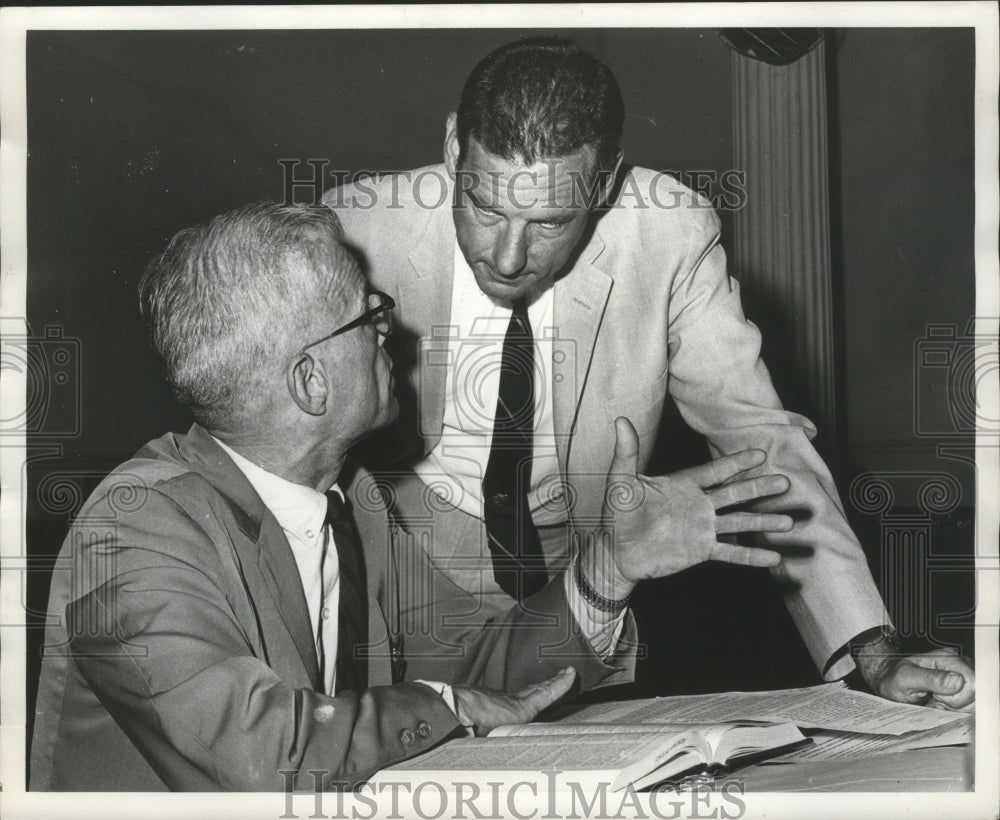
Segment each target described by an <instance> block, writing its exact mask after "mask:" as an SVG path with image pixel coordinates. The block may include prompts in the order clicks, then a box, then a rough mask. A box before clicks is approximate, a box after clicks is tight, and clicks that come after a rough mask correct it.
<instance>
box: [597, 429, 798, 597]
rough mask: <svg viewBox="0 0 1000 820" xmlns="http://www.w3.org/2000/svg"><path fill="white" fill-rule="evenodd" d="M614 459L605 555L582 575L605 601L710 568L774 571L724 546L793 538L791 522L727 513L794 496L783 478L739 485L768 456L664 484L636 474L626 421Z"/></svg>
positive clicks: (739, 457) (767, 557) (635, 446)
mask: <svg viewBox="0 0 1000 820" xmlns="http://www.w3.org/2000/svg"><path fill="white" fill-rule="evenodd" d="M615 428H616V429H615V432H616V436H617V438H616V441H615V453H614V459H613V461H612V464H611V469H610V471H609V472H608V478H607V484H606V490H605V500H604V512H603V519H604V525H603V527H602V531H603V533H604V535H605V536H606V537H605V538H604V544H603V545H602V546H601V548H597V547H596V546H595V548H593V549H591V550H589V551H588V552H587V553H585V554H584V557H583V562H584V563H583V567H584V573H585V575H586V576H587V578H588V579H589V580H590V582H591V584H592V585H593V586H594V587H595V588H597V589H598V590H599V591H601V593H602V594H603V595H605V597H608V598H611V599H623V598H625V597H627V596H628V594H629V592H631V590H632V588H633V587H634V586H635V584H636V583H637V582H639V581H641V580H643V579H647V578H662V577H664V576H667V575H673V574H674V573H677V572H681V571H682V570H685V569H687V568H688V567H692V566H695V565H696V564H700V563H702V562H704V561H725V562H727V563H730V564H743V565H746V566H752V567H772V566H775V565H776V564H778V563H779V561H780V560H781V556H780V555H779V554H778V553H777V552H774V551H772V550H767V549H761V548H758V547H744V546H740V545H737V544H729V543H726V542H723V541H720V540H719V538H718V536H720V535H723V534H736V533H743V532H787V531H789V530H790V529H791V528H792V524H793V522H792V519H791V517H789V516H787V515H778V514H773V513H750V512H740V511H735V510H733V511H729V512H725V510H726V509H727V508H731V507H736V506H737V505H740V504H745V503H747V502H750V501H754V500H756V499H758V498H762V497H765V496H773V495H780V494H781V493H784V492H785V491H786V490H787V489H788V479H787V478H786V477H785V476H783V475H763V476H757V477H755V478H748V479H737V476H739V475H740V474H741V473H743V472H745V471H747V470H750V469H753V468H754V467H759V466H760V465H761V464H763V463H764V461H765V459H766V454H765V453H764V451H763V450H744V451H742V452H739V453H733V454H732V455H728V456H724V457H722V458H719V459H716V460H715V461H710V462H708V463H707V464H703V465H701V466H699V467H692V468H690V469H688V470H681V471H679V472H676V473H671V474H670V475H666V476H644V475H640V474H639V472H638V456H639V438H638V435H637V434H636V432H635V428H634V427H633V426H632V423H631V422H630V421H629V420H628V419H626V418H619V419H617V420H616V422H615Z"/></svg>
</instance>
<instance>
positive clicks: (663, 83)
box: [26, 29, 974, 732]
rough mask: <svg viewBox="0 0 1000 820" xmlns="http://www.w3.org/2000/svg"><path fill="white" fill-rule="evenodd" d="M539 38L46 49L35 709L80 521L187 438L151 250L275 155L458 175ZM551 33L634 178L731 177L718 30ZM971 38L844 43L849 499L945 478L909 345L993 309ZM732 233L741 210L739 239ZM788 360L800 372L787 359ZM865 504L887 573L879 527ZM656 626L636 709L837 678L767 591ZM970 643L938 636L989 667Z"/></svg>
mask: <svg viewBox="0 0 1000 820" xmlns="http://www.w3.org/2000/svg"><path fill="white" fill-rule="evenodd" d="M531 33H533V32H530V31H526V30H427V31H370V30H364V31H271V32H259V31H254V32H242V31H205V32H192V31H185V32H168V31H161V32H141V31H135V32H125V31H106V32H29V34H28V43H27V91H28V117H29V128H28V146H29V160H28V182H29V192H28V249H29V258H28V263H29V272H28V276H29V278H28V321H29V325H30V328H31V331H32V333H33V334H34V335H35V336H39V337H41V336H44V335H45V334H46V333H48V334H50V336H49V338H47V339H45V340H44V342H43V344H46V345H49V346H50V349H52V346H53V345H56V344H58V345H62V347H63V348H64V349H65V350H66V351H68V353H69V354H70V356H71V361H70V362H69V364H68V365H65V367H66V373H67V374H68V381H67V382H66V384H65V385H64V386H65V387H66V389H65V390H63V391H62V392H61V393H59V394H58V396H56V394H54V393H53V396H54V398H53V400H52V401H51V402H50V404H49V405H48V406H46V407H45V408H44V414H43V415H44V416H45V418H43V419H42V420H41V421H40V423H39V425H38V427H39V429H38V431H37V432H36V433H35V434H34V435H32V436H31V438H30V442H29V443H30V448H29V458H30V464H29V471H28V497H27V514H28V549H29V555H30V557H31V561H32V566H33V572H31V573H30V577H29V586H28V594H27V600H26V605H27V607H28V609H29V623H30V624H31V626H32V627H33V628H31V629H30V630H29V657H28V692H29V714H30V712H31V709H32V706H33V696H34V687H35V683H36V680H37V671H38V656H39V647H40V644H41V629H40V625H41V622H42V617H41V616H42V613H43V612H44V608H45V600H46V596H47V591H48V578H49V574H50V572H51V570H52V558H53V556H54V555H55V554H56V552H57V551H58V548H59V545H60V543H61V541H62V539H63V537H64V535H65V532H66V528H67V526H68V523H69V521H70V520H71V519H72V515H73V514H74V513H75V511H76V510H77V509H78V508H79V505H80V503H81V502H82V500H83V499H84V498H85V497H86V494H87V493H89V492H90V490H91V489H92V488H93V487H94V486H95V485H96V483H97V482H98V480H99V479H100V478H101V477H102V476H103V475H104V474H105V473H106V472H107V471H108V470H109V469H111V468H112V467H114V466H115V465H116V464H117V463H119V462H121V461H122V460H124V459H125V458H127V457H128V456H129V455H131V454H132V453H133V452H134V451H135V450H136V449H137V448H138V447H139V446H141V445H142V444H143V443H144V442H145V441H147V440H148V439H150V438H153V437H155V436H158V435H160V434H162V433H163V432H165V431H167V430H175V431H183V430H184V429H186V427H187V425H188V424H189V420H188V417H187V415H186V413H185V412H184V410H183V409H182V408H181V407H179V406H178V405H177V404H176V403H175V402H174V401H173V399H172V398H171V397H170V395H169V393H168V392H167V389H166V388H165V386H164V385H163V383H162V382H161V380H160V379H159V377H158V375H157V372H156V368H155V364H154V360H153V358H152V355H151V353H150V351H149V349H148V345H147V342H146V338H145V333H144V330H143V328H142V327H141V324H140V321H139V318H138V313H137V309H136V300H135V288H136V283H137V281H138V278H139V275H140V274H141V271H142V269H143V266H144V265H145V263H146V261H147V260H148V259H149V257H150V256H151V254H153V253H154V252H155V251H157V250H158V249H160V248H162V247H163V246H164V245H165V243H166V242H167V240H168V239H169V238H170V236H171V235H172V234H173V233H175V232H176V231H177V230H178V229H180V228H181V227H183V226H184V225H186V224H190V223H192V222H197V221H201V220H205V219H207V218H209V217H211V216H213V215H215V214H217V213H220V212H222V211H224V210H227V209H229V208H233V207H236V206H239V205H242V204H245V203H247V202H249V201H252V200H257V199H280V198H282V197H283V195H284V178H283V172H282V168H281V166H280V165H279V160H283V159H285V160H287V159H300V160H303V161H304V160H309V159H314V160H326V161H327V162H328V164H327V165H326V168H325V170H326V173H327V175H328V182H329V183H330V184H332V182H333V181H334V173H335V172H343V173H345V174H349V173H355V172H358V171H361V170H366V169H368V170H398V169H408V168H415V167H419V166H422V165H427V164H431V163H434V162H438V161H440V157H441V145H442V140H443V136H444V121H445V116H446V115H447V113H448V112H449V111H450V110H451V109H452V108H453V107H454V105H455V103H456V101H457V99H458V95H459V93H460V90H461V85H462V82H463V80H464V78H465V76H466V75H467V73H468V72H469V70H470V69H471V68H472V66H473V65H474V64H475V62H476V61H477V60H478V59H479V58H481V57H482V56H483V55H484V54H485V53H486V52H488V51H489V50H490V49H492V48H493V47H495V46H497V45H499V44H501V43H503V42H507V41H509V40H511V39H514V38H515V37H520V36H526V35H528V34H531ZM555 33H563V34H571V35H573V36H575V37H576V38H577V39H578V40H579V41H580V42H581V43H582V44H584V45H585V46H587V47H589V48H591V49H593V50H594V51H596V52H597V53H599V54H600V55H602V56H603V57H604V58H605V59H607V60H608V61H609V62H610V63H611V64H612V66H613V68H614V70H615V72H616V74H617V76H618V78H619V81H620V83H621V85H622V88H623V92H624V95H625V99H626V105H627V111H628V117H627V121H626V129H625V138H624V148H625V152H626V158H627V160H629V161H631V162H633V163H635V164H640V165H645V166H648V167H653V168H659V169H664V170H668V169H669V170H673V171H678V172H681V175H682V179H685V181H689V182H690V180H691V178H692V175H693V174H694V172H697V171H707V172H709V173H710V174H711V173H715V174H716V175H721V174H722V173H723V172H724V171H726V170H727V169H729V168H730V166H731V162H732V110H731V108H732V99H731V89H730V55H729V52H728V50H727V49H726V47H725V46H724V45H723V44H722V43H721V41H720V40H719V38H718V36H717V33H716V32H715V31H712V30H697V29H681V30H656V29H644V30H593V29H588V30H579V31H563V32H555ZM972 44H973V38H972V35H971V33H969V32H964V33H963V32H962V31H957V32H956V31H951V32H942V31H938V30H916V29H914V30H865V31H860V30H859V31H856V32H855V31H849V32H846V33H844V32H841V33H840V34H839V35H837V40H836V47H835V48H832V49H831V52H832V58H831V59H832V65H833V67H834V77H833V89H832V91H833V93H832V94H831V104H832V105H834V106H839V108H838V109H837V111H835V112H834V114H835V115H836V116H835V117H834V118H833V119H832V122H833V123H834V126H835V128H836V129H837V130H836V131H835V133H834V134H833V135H832V136H833V139H834V142H835V148H836V150H835V151H834V156H833V164H834V167H833V168H832V169H831V170H832V172H833V175H834V178H835V179H837V180H838V183H837V185H836V186H835V187H836V195H837V202H836V203H835V208H834V212H835V216H836V222H837V224H836V225H835V229H836V231H837V232H836V234H835V240H836V241H837V242H839V245H838V259H837V260H836V262H837V268H836V276H837V277H838V294H839V296H838V298H839V299H840V302H839V303H838V306H837V309H838V317H839V322H840V326H841V331H840V338H839V339H838V342H839V347H838V350H839V351H840V354H841V362H840V364H841V369H842V373H843V374H846V376H845V378H846V382H845V384H846V390H845V391H844V393H843V396H842V405H841V408H842V410H843V411H844V412H845V413H846V416H845V418H846V420H847V422H848V424H849V427H850V430H849V432H850V433H851V434H852V436H853V437H854V438H856V439H858V440H863V441H862V443H865V442H867V445H866V446H867V447H868V449H864V448H863V447H859V448H858V449H856V450H853V451H850V452H846V453H840V454H830V455H839V456H840V458H838V459H837V463H838V464H839V465H840V468H841V470H842V475H843V482H844V483H845V484H846V483H849V482H850V480H851V479H852V478H853V477H854V476H855V475H857V474H858V473H861V472H864V471H867V470H873V469H879V468H880V466H881V465H882V464H883V463H884V460H885V459H886V458H889V456H886V455H885V453H886V452H888V453H889V455H890V456H891V457H893V458H894V457H896V456H897V455H898V454H899V453H900V452H902V453H904V454H907V457H908V458H912V457H916V458H917V459H918V460H919V459H923V460H922V461H920V464H921V465H922V466H923V468H925V469H927V468H928V460H934V459H936V456H935V455H934V450H933V447H931V448H930V449H929V450H928V449H926V447H925V448H924V449H921V446H923V445H925V444H926V442H925V441H923V440H918V439H917V438H915V436H914V431H913V422H912V412H911V405H912V397H913V390H914V387H913V384H914V383H913V378H914V376H913V344H914V343H915V341H916V339H917V338H919V337H920V335H921V334H922V332H923V331H922V328H923V327H924V325H926V324H927V322H931V321H943V322H955V323H961V324H963V325H964V323H965V322H966V321H967V319H968V317H969V316H971V314H972V310H973V268H972V257H971V235H972V234H971V232H972V215H973V214H972V196H973V179H972V159H971V158H972V154H971V151H972V77H973V72H974V62H973V60H974V56H973V46H972ZM941 106H944V111H945V114H944V115H942V114H941V111H942V108H941ZM298 173H299V174H300V175H303V176H304V175H307V174H309V173H311V171H310V168H309V166H307V165H304V164H303V165H301V166H300V167H299V169H298ZM710 178H711V177H709V179H710ZM703 179H704V177H703ZM747 188H748V193H749V195H752V180H749V181H748V182H747ZM302 190H303V189H301V188H299V189H298V193H299V194H300V198H301V194H302ZM730 216H731V214H729V213H727V212H726V211H723V212H722V217H723V226H724V236H723V239H724V242H727V243H728V242H729V239H730V219H729V217H730ZM751 318H754V317H753V316H751ZM784 320H785V321H794V317H784ZM764 331H765V334H767V331H768V328H767V327H765V328H764ZM60 337H61V338H60ZM767 355H768V359H769V363H770V365H771V367H772V369H773V370H775V372H776V373H780V372H781V351H780V350H775V349H768V350H767ZM792 409H795V408H792ZM675 415H676V414H674V415H673V416H671V417H670V418H668V425H667V432H665V433H664V435H663V436H662V437H661V441H660V442H659V446H658V456H659V462H660V464H661V466H662V467H663V468H673V467H678V466H685V465H687V464H692V463H695V462H697V461H700V460H702V459H703V458H704V456H705V450H704V446H703V443H702V442H701V441H700V440H698V438H697V437H695V436H692V435H690V434H687V433H685V432H683V431H682V430H680V429H679V426H678V420H677V419H676V417H675ZM869 439H873V440H877V441H876V444H877V445H878V446H875V447H874V449H873V446H872V445H871V441H869ZM928 446H929V445H928ZM878 447H882V449H881V450H879V449H878ZM893 447H895V449H893ZM887 448H888V449H887ZM906 448H909V449H906ZM890 460H891V459H890ZM956 465H957V466H956ZM932 466H933V465H932ZM945 467H946V469H949V470H955V471H961V470H966V471H968V469H969V468H968V467H967V466H966V467H962V466H961V465H958V464H957V463H956V462H952V463H950V464H948V465H945ZM963 475H964V474H963ZM962 480H963V481H968V477H967V476H965V477H963V478H962ZM843 489H844V491H845V492H846V486H843ZM963 503H964V504H965V505H969V504H971V498H970V497H969V496H968V495H967V496H966V497H965V499H964V501H963ZM848 507H849V514H850V515H851V516H852V520H854V521H855V523H856V524H857V526H858V527H859V531H861V532H862V534H863V536H864V538H865V544H866V548H867V549H868V550H869V554H870V557H871V559H872V561H873V562H874V563H875V564H876V567H877V566H878V561H879V554H880V548H879V545H880V538H882V532H881V530H880V519H879V518H878V517H877V516H872V515H871V514H870V513H865V511H863V510H861V511H859V510H857V509H855V508H854V507H851V506H850V505H848ZM967 512H968V511H967V510H966V513H967ZM955 515H958V513H955ZM950 520H952V523H954V520H955V519H954V515H953V516H952V519H950ZM963 520H964V519H963ZM959 524H961V522H959ZM945 525H948V522H947V521H946V522H945ZM953 530H954V532H952V531H948V533H946V535H947V538H948V539H950V540H949V541H948V543H949V544H952V545H953V548H954V549H955V550H958V551H963V550H967V551H969V552H971V547H970V544H971V537H972V536H971V529H968V528H966V529H965V530H963V529H962V528H961V526H959V525H955V526H953ZM963 577H964V578H965V580H963V581H961V582H960V583H959V582H956V583H957V584H958V586H957V587H955V589H949V590H948V591H947V592H946V594H947V595H948V596H950V597H949V598H948V605H949V606H951V608H952V609H955V607H956V606H958V608H959V609H961V606H959V604H962V603H963V602H968V601H971V599H970V598H969V595H970V594H971V593H970V592H969V586H970V584H971V581H970V580H969V579H970V578H971V575H970V574H967V577H966V576H963ZM963 596H964V597H963ZM955 601H958V604H956V603H955ZM635 607H636V613H637V616H638V618H639V620H640V626H641V629H642V636H641V637H642V638H643V639H644V640H645V641H646V642H647V643H648V650H649V658H648V660H646V661H644V662H643V663H642V665H641V667H640V681H639V685H638V687H636V690H635V691H636V693H643V694H648V693H662V694H666V693H673V692H679V691H704V690H710V689H725V688H729V689H735V688H741V689H751V688H772V687H781V686H794V685H800V684H808V683H813V682H816V681H817V680H818V678H817V675H816V672H815V670H814V669H813V668H812V665H811V662H810V661H809V659H808V657H807V656H806V654H805V650H804V648H803V647H802V645H801V642H800V641H799V639H798V637H797V633H796V632H795V631H794V629H793V628H792V627H791V625H790V622H789V619H788V617H787V615H786V614H785V612H784V609H783V606H782V604H781V601H780V599H779V597H778V596H777V594H776V592H775V589H774V587H773V585H772V584H771V582H770V579H769V577H768V576H767V574H766V573H763V572H761V573H756V572H752V571H747V570H731V569H729V568H727V567H714V566H711V567H709V566H705V567H699V568H696V569H694V570H691V571H689V572H688V573H685V574H684V575H683V576H682V577H681V578H680V579H673V580H670V581H665V582H661V583H658V584H651V585H649V586H648V587H647V588H646V589H645V590H644V591H643V592H642V593H640V594H638V595H637V596H636V604H635ZM664 625H667V627H668V628H664ZM965 626H967V624H966V625H964V626H963V624H962V623H959V625H958V627H956V626H954V625H953V626H952V627H951V628H950V631H949V630H948V629H945V631H944V632H943V633H942V636H943V638H944V639H950V640H956V636H958V639H962V640H964V641H965V645H964V646H963V648H964V649H965V650H966V651H971V645H969V644H968V635H969V633H968V631H967V630H966V631H963V629H964V628H965ZM29 732H30V727H29Z"/></svg>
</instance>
